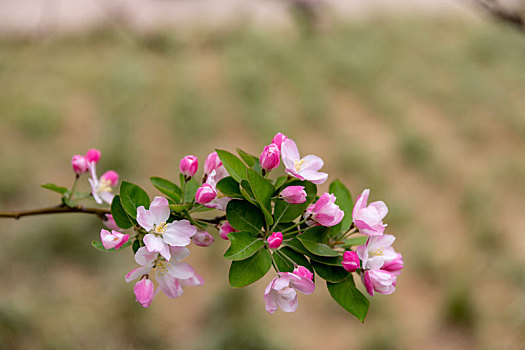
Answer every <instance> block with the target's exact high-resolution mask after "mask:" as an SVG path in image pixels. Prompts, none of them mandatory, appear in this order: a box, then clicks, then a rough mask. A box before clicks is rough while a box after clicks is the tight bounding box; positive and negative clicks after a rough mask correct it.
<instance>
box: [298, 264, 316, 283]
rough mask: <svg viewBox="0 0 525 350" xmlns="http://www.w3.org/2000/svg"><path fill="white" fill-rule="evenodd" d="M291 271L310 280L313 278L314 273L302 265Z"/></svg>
mask: <svg viewBox="0 0 525 350" xmlns="http://www.w3.org/2000/svg"><path fill="white" fill-rule="evenodd" d="M293 273H294V274H295V275H297V276H299V277H304V278H308V279H309V280H312V279H313V278H314V274H313V273H312V272H310V270H308V269H307V268H306V267H304V266H297V267H296V268H295V269H294V270H293Z"/></svg>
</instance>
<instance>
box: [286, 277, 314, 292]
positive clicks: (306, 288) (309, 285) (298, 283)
mask: <svg viewBox="0 0 525 350" xmlns="http://www.w3.org/2000/svg"><path fill="white" fill-rule="evenodd" d="M290 286H291V287H292V288H294V289H296V290H298V291H299V292H301V293H303V294H306V295H309V294H312V293H313V292H314V289H315V284H314V282H313V281H312V280H309V279H307V278H304V277H297V276H294V277H292V278H290Z"/></svg>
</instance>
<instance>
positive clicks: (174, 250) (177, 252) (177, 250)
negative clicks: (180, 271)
mask: <svg viewBox="0 0 525 350" xmlns="http://www.w3.org/2000/svg"><path fill="white" fill-rule="evenodd" d="M170 252H171V257H172V259H174V260H176V261H181V260H182V259H184V258H185V257H187V256H189V255H190V250H189V249H188V248H184V247H171V246H170Z"/></svg>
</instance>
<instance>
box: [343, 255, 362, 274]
mask: <svg viewBox="0 0 525 350" xmlns="http://www.w3.org/2000/svg"><path fill="white" fill-rule="evenodd" d="M341 264H342V265H343V267H344V268H345V270H346V271H349V272H354V271H356V270H357V269H358V268H359V257H358V256H357V253H356V252H354V251H346V252H344V254H343V261H342V262H341Z"/></svg>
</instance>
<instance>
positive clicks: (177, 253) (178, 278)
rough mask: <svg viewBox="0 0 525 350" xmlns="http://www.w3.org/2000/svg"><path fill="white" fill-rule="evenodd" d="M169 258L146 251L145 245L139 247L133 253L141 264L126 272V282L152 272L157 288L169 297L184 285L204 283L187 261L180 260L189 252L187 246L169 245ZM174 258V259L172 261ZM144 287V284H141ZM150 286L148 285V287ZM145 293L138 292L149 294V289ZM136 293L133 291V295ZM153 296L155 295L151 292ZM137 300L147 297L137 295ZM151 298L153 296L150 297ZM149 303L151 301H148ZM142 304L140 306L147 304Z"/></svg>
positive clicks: (179, 290) (179, 292)
mask: <svg viewBox="0 0 525 350" xmlns="http://www.w3.org/2000/svg"><path fill="white" fill-rule="evenodd" d="M169 250H170V256H171V260H166V259H164V258H163V257H162V256H160V255H159V254H158V253H156V252H150V251H148V249H147V247H140V248H139V250H137V253H136V254H135V261H136V262H137V263H138V264H139V265H141V267H139V268H136V269H134V270H132V271H130V272H128V274H126V282H131V281H133V280H135V279H137V278H139V277H145V276H150V275H151V274H153V275H154V276H155V279H156V280H157V282H158V284H159V289H160V290H161V291H163V292H164V294H166V295H167V296H168V297H170V298H177V297H179V296H180V295H181V294H182V292H183V290H182V287H185V286H200V285H202V284H203V283H204V280H203V279H202V277H201V276H199V275H197V274H196V273H195V271H194V270H193V267H191V265H189V264H187V263H181V262H180V261H181V260H182V259H184V258H185V257H187V256H188V255H189V254H190V251H189V250H188V249H187V248H183V247H169ZM174 260H175V261H174ZM143 288H145V286H143ZM148 288H150V287H148ZM146 292H147V293H144V294H140V295H141V296H142V295H146V296H149V295H150V294H149V289H148V290H146ZM136 294H137V293H136V292H135V295H136ZM152 294H153V296H154V295H155V294H154V293H152ZM136 297H137V300H138V301H139V302H141V304H142V301H141V300H145V301H147V300H148V298H146V297H144V298H142V297H141V298H140V299H139V296H137V295H136ZM152 298H153V297H152ZM150 303H151V301H150ZM145 304H147V305H144V304H142V306H144V307H147V306H149V304H148V303H145Z"/></svg>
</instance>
